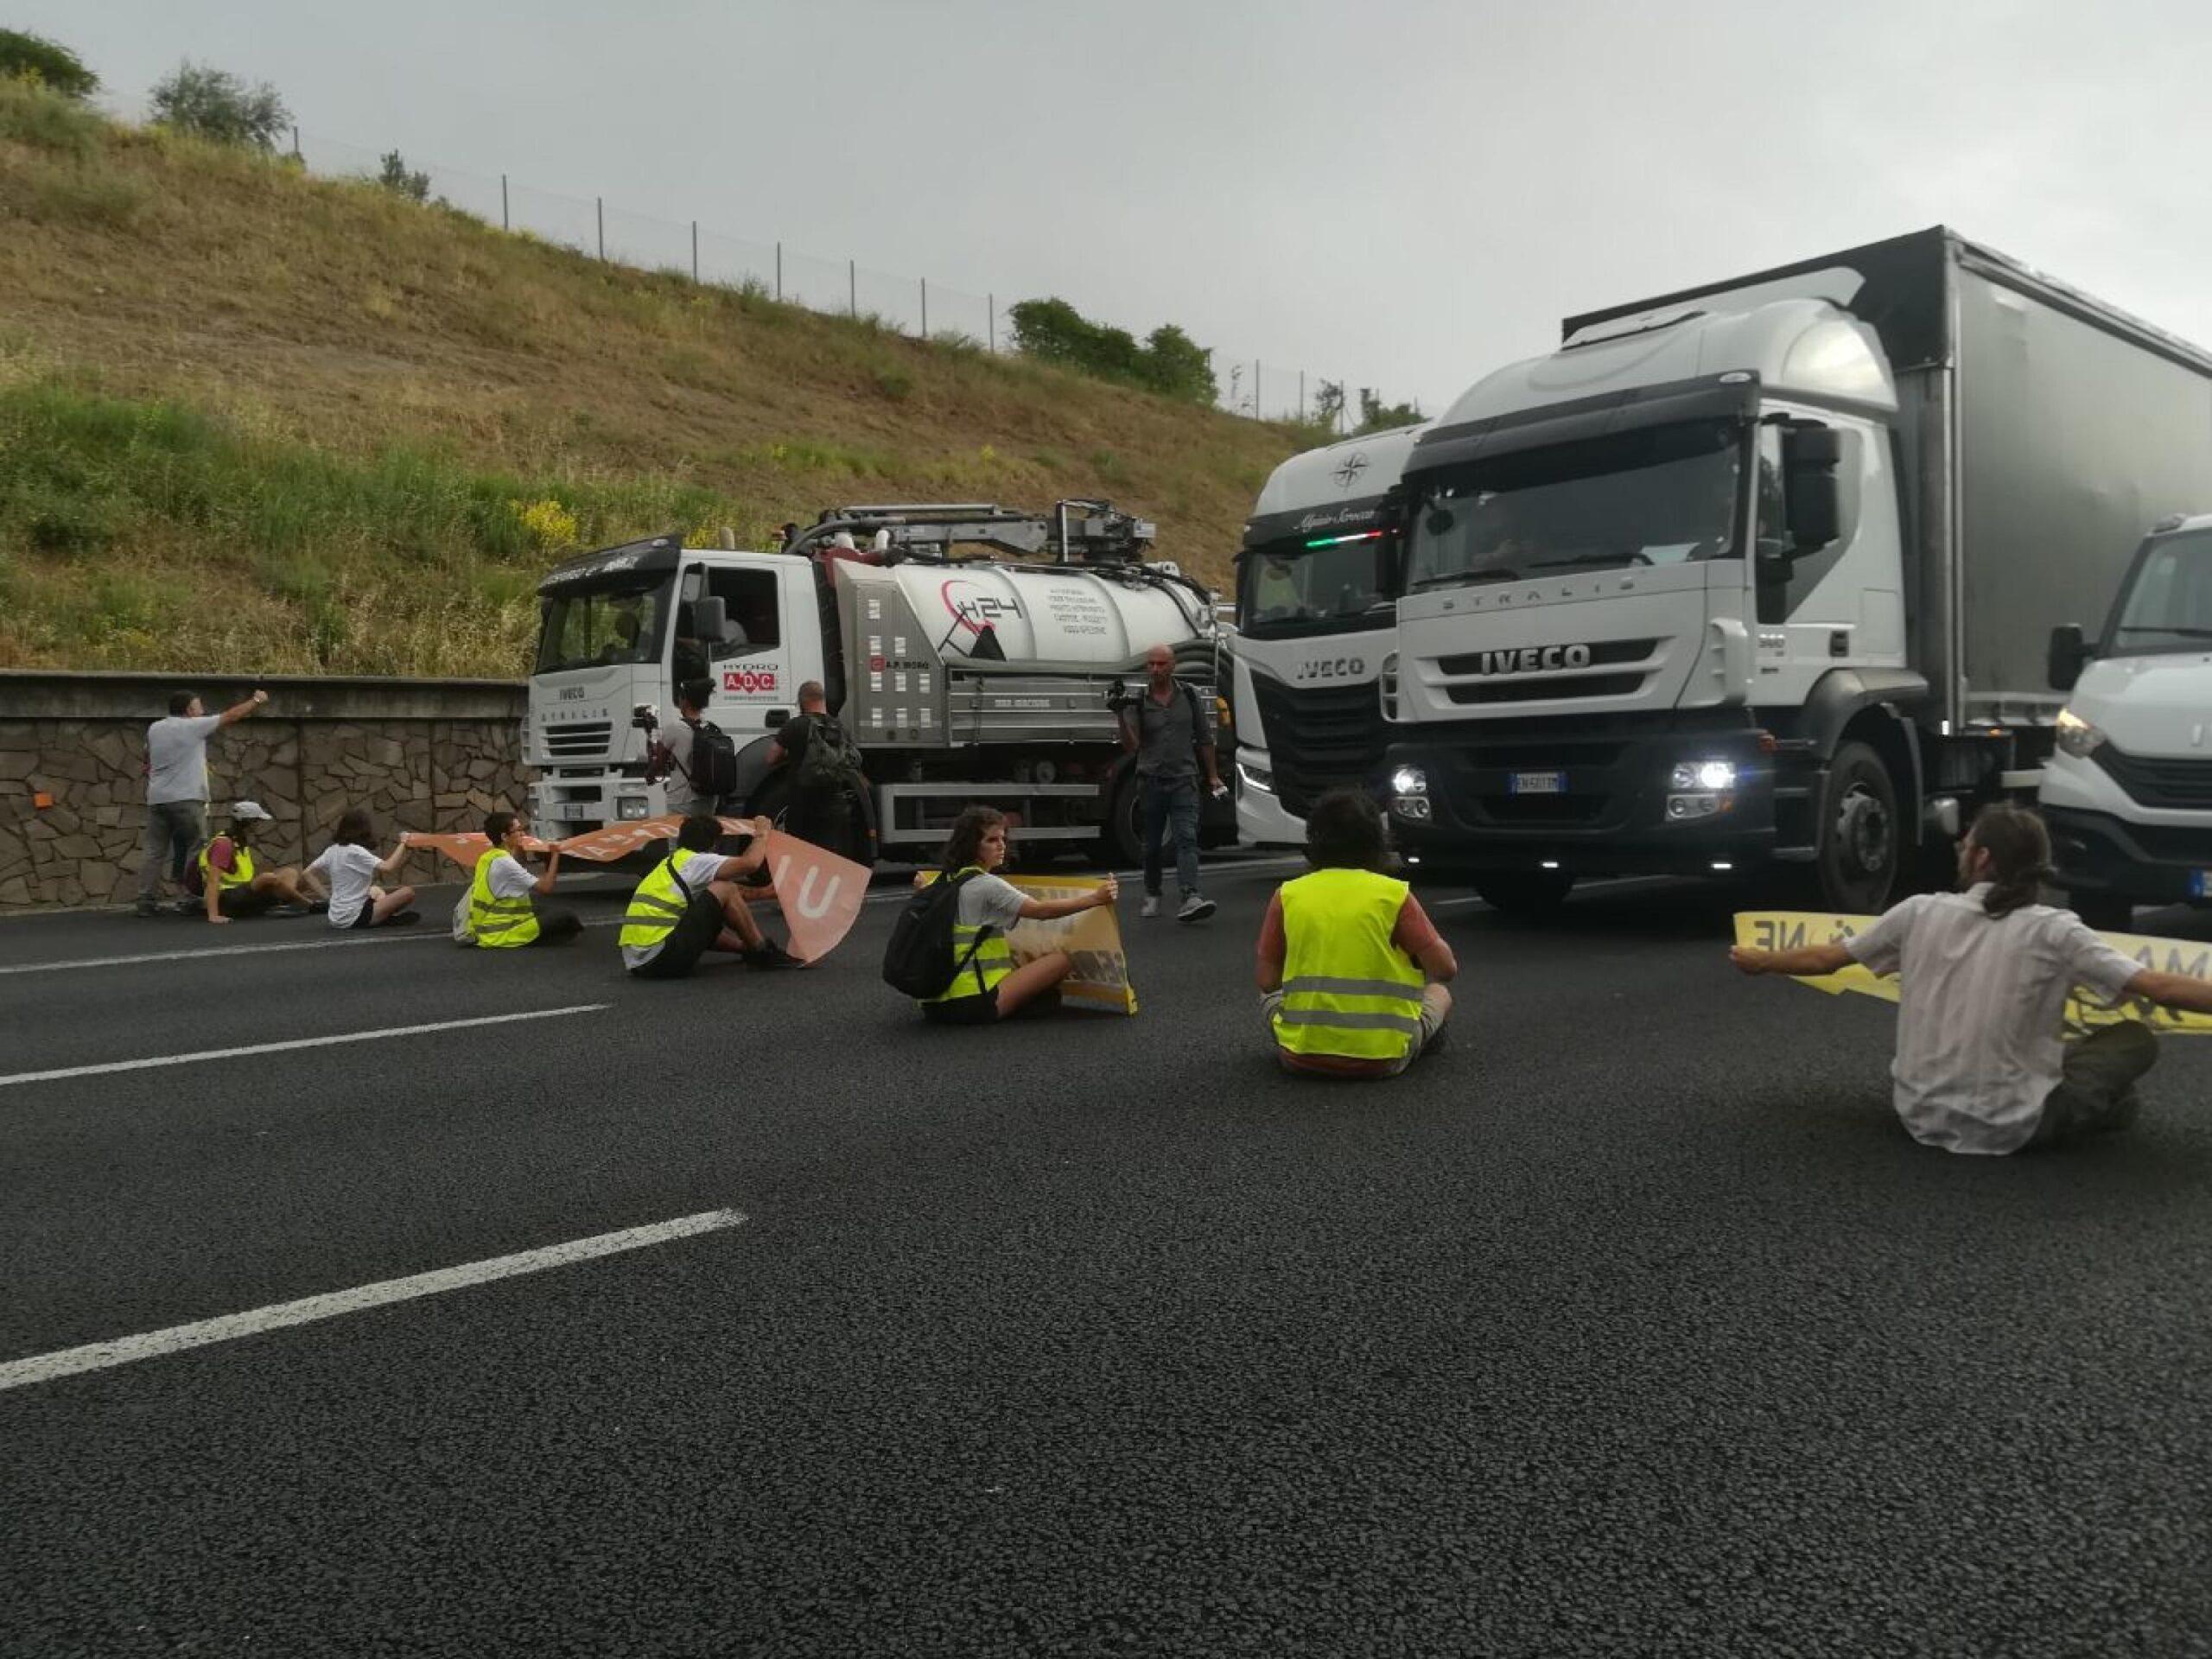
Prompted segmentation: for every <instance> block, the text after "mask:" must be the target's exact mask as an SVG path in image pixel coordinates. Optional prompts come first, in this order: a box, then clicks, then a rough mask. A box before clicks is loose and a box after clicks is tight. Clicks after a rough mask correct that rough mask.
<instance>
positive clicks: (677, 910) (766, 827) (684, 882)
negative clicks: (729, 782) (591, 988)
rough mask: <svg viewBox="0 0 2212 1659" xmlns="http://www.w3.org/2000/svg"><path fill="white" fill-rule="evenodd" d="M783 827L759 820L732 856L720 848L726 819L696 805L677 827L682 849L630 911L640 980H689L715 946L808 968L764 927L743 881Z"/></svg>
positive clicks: (751, 961)
mask: <svg viewBox="0 0 2212 1659" xmlns="http://www.w3.org/2000/svg"><path fill="white" fill-rule="evenodd" d="M774 828H775V826H774V825H773V824H772V823H769V821H768V820H767V819H766V818H755V819H753V826H752V829H753V838H752V841H751V842H750V843H749V844H748V845H747V847H746V849H745V850H744V851H743V852H741V853H739V854H736V855H734V856H732V857H729V858H724V857H722V856H721V855H720V854H718V853H716V852H715V842H717V841H718V840H720V839H721V833H722V822H721V819H720V818H718V817H715V815H714V814H713V813H711V812H696V813H694V814H692V816H691V817H688V818H686V819H684V820H683V827H682V828H680V829H677V832H676V849H675V850H674V851H673V852H671V854H670V855H668V856H667V857H666V858H664V859H663V860H662V861H660V862H659V863H658V864H656V865H654V866H653V868H652V869H651V870H649V871H647V872H646V874H645V880H642V881H640V882H639V883H638V887H637V891H636V892H634V893H632V894H631V895H630V906H629V908H628V909H627V910H626V911H625V912H623V915H622V934H621V938H620V940H619V941H618V943H619V944H620V945H621V947H622V965H623V966H624V967H625V968H627V969H629V970H630V971H631V973H632V974H633V975H635V976H637V977H638V978H639V979H681V978H683V976H685V975H687V974H689V973H690V971H691V970H692V969H694V968H696V967H697V966H698V965H699V958H700V957H702V956H704V955H706V953H707V952H708V951H709V950H724V951H728V953H729V954H730V955H732V956H738V957H744V958H745V965H746V966H747V967H748V968H804V966H805V965H806V964H805V963H803V962H801V961H800V960H799V959H798V957H795V956H793V955H791V952H790V951H788V950H785V949H784V947H783V946H782V945H780V944H776V943H775V942H774V941H772V939H770V938H768V937H767V936H766V934H764V933H763V932H762V931H760V923H758V922H756V921H754V920H753V912H752V910H751V909H750V908H749V907H748V906H747V904H746V902H745V894H744V892H743V891H742V889H741V888H740V887H739V886H738V883H739V882H741V881H742V880H744V879H745V878H746V877H747V876H748V875H751V874H753V872H754V871H756V870H758V869H759V868H760V866H761V864H762V863H763V862H765V861H766V859H767V856H768V836H769V833H770V831H772V829H774Z"/></svg>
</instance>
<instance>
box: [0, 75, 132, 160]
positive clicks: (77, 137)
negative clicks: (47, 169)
mask: <svg viewBox="0 0 2212 1659" xmlns="http://www.w3.org/2000/svg"><path fill="white" fill-rule="evenodd" d="M106 125H107V124H106V123H105V121H103V120H102V119H101V118H100V117H99V115H98V114H97V113H96V112H95V111H92V110H91V109H89V108H87V107H86V105H83V104H80V103H79V102H78V101H77V100H76V99H73V98H65V97H63V96H62V95H61V94H60V92H54V91H53V90H52V89H51V88H49V87H47V86H41V85H39V84H38V83H36V82H35V81H32V80H30V79H18V80H10V79H7V78H6V77H5V76H0V138H12V139H14V140H15V141H16V143H20V144H26V145H29V147H30V148H31V149H48V150H57V151H60V152H61V153H62V154H64V155H68V156H78V157H83V156H89V155H91V154H92V151H93V149H95V148H97V147H98V145H99V141H100V134H101V133H102V132H103V131H104V130H105V128H106Z"/></svg>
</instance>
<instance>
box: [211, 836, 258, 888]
mask: <svg viewBox="0 0 2212 1659" xmlns="http://www.w3.org/2000/svg"><path fill="white" fill-rule="evenodd" d="M214 850H215V843H214V842H212V841H211V842H208V843H207V845H206V846H205V847H202V848H201V849H200V891H201V892H202V893H205V892H206V891H207V884H208V882H209V881H210V880H213V881H214V883H215V884H216V890H217V891H218V892H220V893H228V892H229V891H230V890H231V889H232V887H251V886H252V885H253V849H251V848H250V847H248V846H247V845H246V844H245V842H242V841H240V840H238V839H237V838H236V837H235V836H233V837H232V840H231V868H229V869H227V870H218V869H216V868H214V867H213V866H212V865H211V864H209V863H208V862H207V855H208V854H210V853H212V852H213V851H214Z"/></svg>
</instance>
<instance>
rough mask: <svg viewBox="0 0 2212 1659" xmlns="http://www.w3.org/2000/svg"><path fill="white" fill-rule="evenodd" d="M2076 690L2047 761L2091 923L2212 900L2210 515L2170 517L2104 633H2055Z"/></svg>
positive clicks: (2121, 923)
mask: <svg viewBox="0 0 2212 1659" xmlns="http://www.w3.org/2000/svg"><path fill="white" fill-rule="evenodd" d="M2050 683H2051V684H2052V685H2053V686H2054V687H2056V689H2057V690H2061V691H2064V692H2067V693H2068V694H2069V695H2068V696H2067V699H2066V707H2065V708H2064V709H2061V710H2060V711H2059V715H2058V728H2057V750H2056V753H2054V754H2053V755H2052V756H2051V757H2050V761H2049V763H2048V764H2047V765H2046V766H2044V773H2043V787H2042V802H2043V811H2044V817H2045V818H2046V819H2048V820H2049V821H2050V836H2051V845H2052V849H2053V852H2054V855H2055V858H2056V863H2057V866H2058V881H2059V884H2060V885H2061V886H2063V887H2065V888H2066V889H2067V892H2068V894H2069V897H2070V898H2071V899H2072V901H2073V905H2074V908H2075V910H2077V911H2079V912H2081V913H2082V919H2083V920H2084V921H2087V922H2088V924H2089V925H2091V926H2093V927H2111V928H2126V926H2127V925H2128V924H2129V922H2130V921H2131V919H2132V918H2133V908H2134V906H2136V905H2138V904H2146V905H2164V904H2171V903H2173V902H2175V901H2176V900H2177V899H2178V900H2186V901H2187V902H2189V903H2191V904H2196V905H2203V904H2208V903H2212V514H2200V515H2198V516H2196V517H2194V518H2182V517H2178V516H2177V517H2175V518H2167V519H2163V520H2161V521H2160V522H2159V523H2158V524H2156V525H2154V526H2153V527H2152V531H2151V534H2150V536H2149V537H2148V538H2147V539H2145V542H2144V543H2143V545H2142V546H2141V547H2140V548H2139V549H2138V550H2137V551H2136V554H2135V562H2134V563H2133V564H2132V565H2130V566H2129V567H2128V570H2127V576H2126V580H2125V581H2124V582H2122V583H2121V584H2120V594H2119V597H2118V598H2117V599H2115V600H2114V601H2113V607H2112V610H2111V613H2109V615H2108V616H2107V618H2106V620H2105V625H2104V627H2103V628H2102V630H2101V632H2099V633H2098V635H2097V637H2096V639H2094V641H2092V640H2090V639H2086V638H2084V636H2083V634H2082V630H2081V629H2080V628H2079V627H2078V626H2073V625H2071V624H2068V625H2066V626H2061V627H2059V628H2058V629H2056V630H2055V631H2054V632H2053V633H2052V635H2051V641H2050Z"/></svg>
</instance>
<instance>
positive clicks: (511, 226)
mask: <svg viewBox="0 0 2212 1659" xmlns="http://www.w3.org/2000/svg"><path fill="white" fill-rule="evenodd" d="M292 149H293V154H294V155H295V156H297V157H298V158H299V159H300V161H301V162H302V163H304V164H305V166H306V167H307V168H308V170H309V171H310V172H312V173H315V174H317V175H321V176H323V177H326V178H350V179H361V180H377V179H382V178H385V174H386V171H387V165H388V163H387V158H386V154H385V152H381V151H378V150H375V149H367V148H365V147H364V146H361V145H359V144H349V143H344V142H342V141H340V140H338V139H334V138H326V137H321V136H320V135H318V134H313V133H302V132H300V131H297V130H295V132H294V133H293V137H292ZM390 166H391V168H392V169H393V170H394V171H395V173H396V176H395V177H393V178H391V179H389V180H386V182H388V183H391V184H392V185H393V186H394V187H395V188H402V189H404V190H406V191H407V192H408V194H416V195H420V196H421V197H422V198H423V200H429V201H435V202H441V203H443V204H445V205H446V206H448V207H453V208H455V209H457V210H459V211H460V212H462V213H467V214H469V215H471V216H472V217H474V218H476V219H481V220H483V221H484V222H485V223H486V224H487V225H496V226H499V227H500V228H501V229H502V230H506V231H511V232H520V233H523V234H527V235H530V236H534V237H537V238H540V239H542V240H543V241H546V242H550V243H552V244H554V245H556V246H559V247H564V248H569V249H572V250H574V251H575V252H577V253H581V254H586V255H588V256H590V257H593V258H597V259H606V260H608V261H610V262H613V263H615V264H623V265H629V266H633V267H635V268H637V269H639V270H655V271H662V272H666V273H669V274H671V275H677V276H682V277H688V278H689V279H690V280H692V281H694V282H699V283H719V284H721V285H723V286H725V287H730V288H742V289H749V290H751V291H753V292H757V293H760V294H761V295H764V296H767V297H770V298H773V299H778V300H781V301H784V302H786V303H788V304H792V305H802V306H804V307H806V308H808V309H809V310H812V311H819V312H823V313H826V314H829V315H837V316H851V317H868V318H873V319H874V320H875V321H876V322H877V323H878V324H879V325H880V326H881V327H887V328H893V329H896V330H897V331H898V332H899V333H901V334H911V335H912V336H914V337H915V338H917V339H934V340H947V341H955V342H957V343H960V344H963V345H972V346H980V347H982V349H983V350H985V351H989V352H1004V351H1009V350H1011V349H1013V346H1014V340H1013V330H1012V327H1011V325H1010V324H1009V322H1008V320H1007V312H1006V309H1005V307H1004V305H1003V304H1002V303H1001V298H1000V296H998V295H995V294H990V293H983V294H977V293H973V292H970V291H969V290H966V289H958V288H954V287H951V286H949V285H946V284H941V283H933V282H931V281H930V280H929V279H928V278H927V277H903V276H897V275H893V274H892V273H891V272H888V271H881V270H874V269H872V268H870V267H868V266H867V265H863V264H860V263H859V262H858V261H857V260H855V259H850V258H847V259H831V258H824V257H821V256H820V255H818V254H815V253H810V252H807V251H803V250H801V249H798V248H794V247H791V246H790V245H787V244H785V243H783V242H781V241H755V240H753V239H751V238H746V237H741V236H733V235H731V234H729V233H728V232H725V231H721V230H715V229H711V228H709V227H708V226H703V225H702V224H700V223H699V222H698V221H697V220H696V219H693V220H684V221H678V220H674V219H662V218H658V217H656V216H654V215H652V214H650V213H632V212H631V211H629V210H628V209H626V208H624V207H617V206H614V205H613V204H610V203H609V202H607V200H606V199H605V198H603V197H595V196H573V195H568V194H563V193H562V192H560V191H556V190H547V189H543V188H539V187H538V186H536V185H532V184H526V183H524V182H522V181H519V180H517V179H515V178H513V177H512V176H511V175H507V174H504V173H502V174H499V175H489V174H481V173H472V172H469V171H468V170H467V169H466V168H454V167H448V166H445V165H443V164H442V163H440V162H421V161H417V160H416V158H414V157H412V156H407V157H405V158H404V160H401V159H398V158H397V156H395V157H394V158H393V159H392V161H391V163H390ZM1209 356H1210V357H1211V359H1212V364H1213V371H1214V379H1215V382H1216V387H1217V396H1216V402H1217V404H1219V406H1220V407H1221V408H1223V409H1224V410H1228V411H1229V412H1230V413H1232V414H1236V415H1243V416H1249V417H1250V418H1252V419H1255V420H1263V421H1294V422H1302V423H1319V421H1320V420H1321V419H1322V418H1323V416H1324V415H1325V413H1326V411H1327V410H1328V407H1329V405H1328V403H1327V400H1326V397H1325V388H1327V387H1329V386H1332V385H1333V386H1334V387H1336V388H1337V389H1338V395H1337V399H1336V404H1335V410H1336V417H1335V419H1334V420H1333V421H1332V423H1331V424H1332V427H1333V429H1335V430H1337V431H1339V432H1341V431H1344V430H1345V429H1346V426H1345V416H1344V410H1343V408H1342V404H1343V387H1344V381H1343V380H1342V379H1341V378H1336V379H1333V380H1332V379H1330V378H1325V377H1324V376H1321V375H1319V374H1315V373H1313V372H1309V371H1307V370H1305V369H1301V368H1293V367H1288V366H1285V365H1281V364H1277V363H1274V362H1272V361H1270V360H1268V359H1263V358H1259V357H1251V356H1244V357H1238V356H1231V355H1230V354H1229V353H1224V352H1222V351H1218V350H1216V351H1212V352H1210V353H1209Z"/></svg>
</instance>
